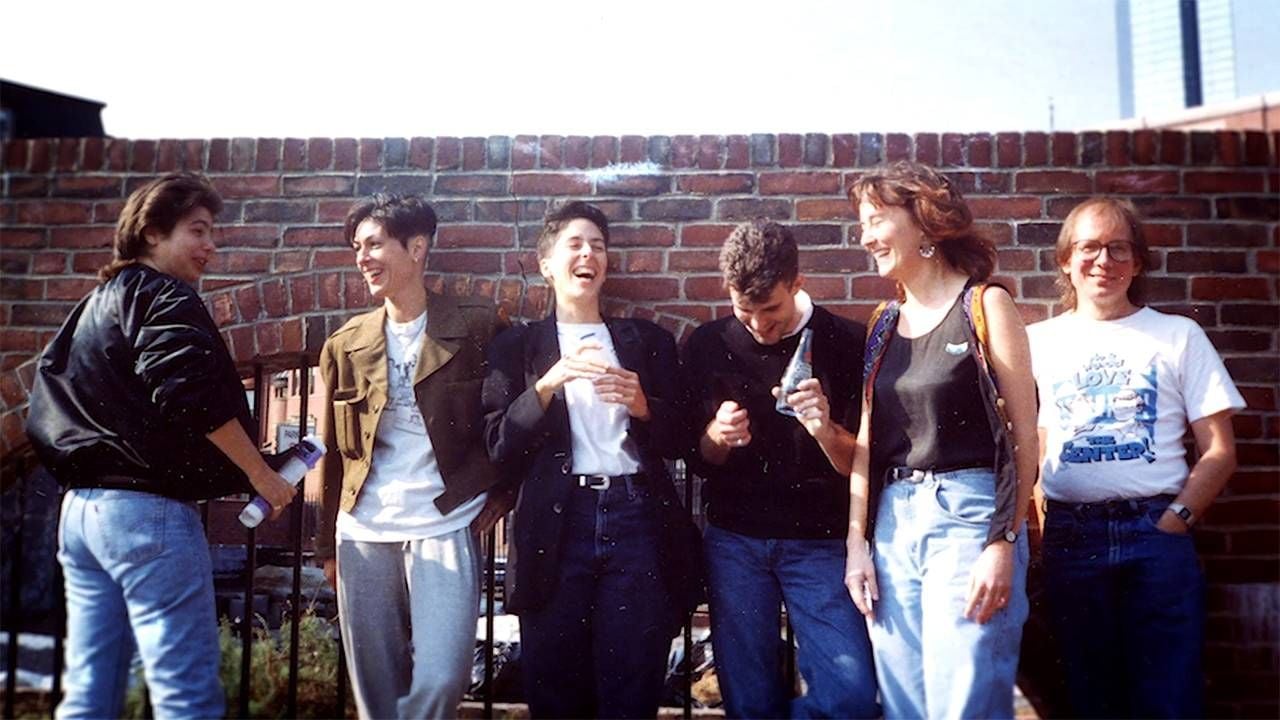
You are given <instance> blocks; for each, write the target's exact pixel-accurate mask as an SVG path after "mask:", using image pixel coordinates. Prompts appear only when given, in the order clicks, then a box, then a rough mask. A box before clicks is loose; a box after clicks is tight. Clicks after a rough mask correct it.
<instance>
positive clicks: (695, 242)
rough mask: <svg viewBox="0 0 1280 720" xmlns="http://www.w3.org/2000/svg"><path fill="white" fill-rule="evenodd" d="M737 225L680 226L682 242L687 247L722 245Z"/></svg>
mask: <svg viewBox="0 0 1280 720" xmlns="http://www.w3.org/2000/svg"><path fill="white" fill-rule="evenodd" d="M734 227H736V226H735V225H731V224H730V225H685V226H683V227H681V228H680V244H681V245H682V246H685V247H690V246H705V245H715V246H717V247H718V246H720V245H722V244H723V243H724V241H725V239H727V238H728V237H729V233H731V232H733V229H734Z"/></svg>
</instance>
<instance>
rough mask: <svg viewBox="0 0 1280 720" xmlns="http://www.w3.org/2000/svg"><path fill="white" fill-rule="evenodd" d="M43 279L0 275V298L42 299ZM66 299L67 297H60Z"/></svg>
mask: <svg viewBox="0 0 1280 720" xmlns="http://www.w3.org/2000/svg"><path fill="white" fill-rule="evenodd" d="M44 284H45V281H44V280H39V279H32V278H24V277H14V276H13V275H6V276H5V277H0V299H2V300H6V301H13V300H43V299H44ZM61 299H63V300H66V299H68V298H61Z"/></svg>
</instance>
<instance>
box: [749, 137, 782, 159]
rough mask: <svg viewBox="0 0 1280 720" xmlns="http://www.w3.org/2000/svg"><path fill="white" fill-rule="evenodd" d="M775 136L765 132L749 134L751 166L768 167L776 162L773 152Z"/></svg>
mask: <svg viewBox="0 0 1280 720" xmlns="http://www.w3.org/2000/svg"><path fill="white" fill-rule="evenodd" d="M776 142H777V138H776V137H775V136H774V135H771V134H766V133H756V134H755V135H752V136H751V166H752V167H768V166H770V165H774V164H776V163H777V155H776V154H775V152H774V144H775V143H776Z"/></svg>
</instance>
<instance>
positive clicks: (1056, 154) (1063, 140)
mask: <svg viewBox="0 0 1280 720" xmlns="http://www.w3.org/2000/svg"><path fill="white" fill-rule="evenodd" d="M1076 158H1077V155H1076V136H1075V134H1074V133H1066V132H1056V133H1053V164H1054V165H1057V166H1059V167H1064V166H1071V165H1075V164H1077V162H1076Z"/></svg>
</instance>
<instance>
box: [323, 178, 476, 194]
mask: <svg viewBox="0 0 1280 720" xmlns="http://www.w3.org/2000/svg"><path fill="white" fill-rule="evenodd" d="M348 177H349V176H348ZM445 177H459V176H456V175H449V176H436V178H435V182H436V183H437V184H438V183H439V182H440V181H441V180H443V179H444V178H445ZM431 186H432V176H431V175H375V174H370V175H361V176H360V178H359V179H358V180H356V183H355V194H356V195H358V196H360V197H367V196H369V195H372V194H374V193H398V194H401V195H430V194H431ZM335 189H336V188H335ZM335 194H338V193H335ZM345 194H346V195H350V194H351V191H350V189H348V190H347V192H346V193H345Z"/></svg>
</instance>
